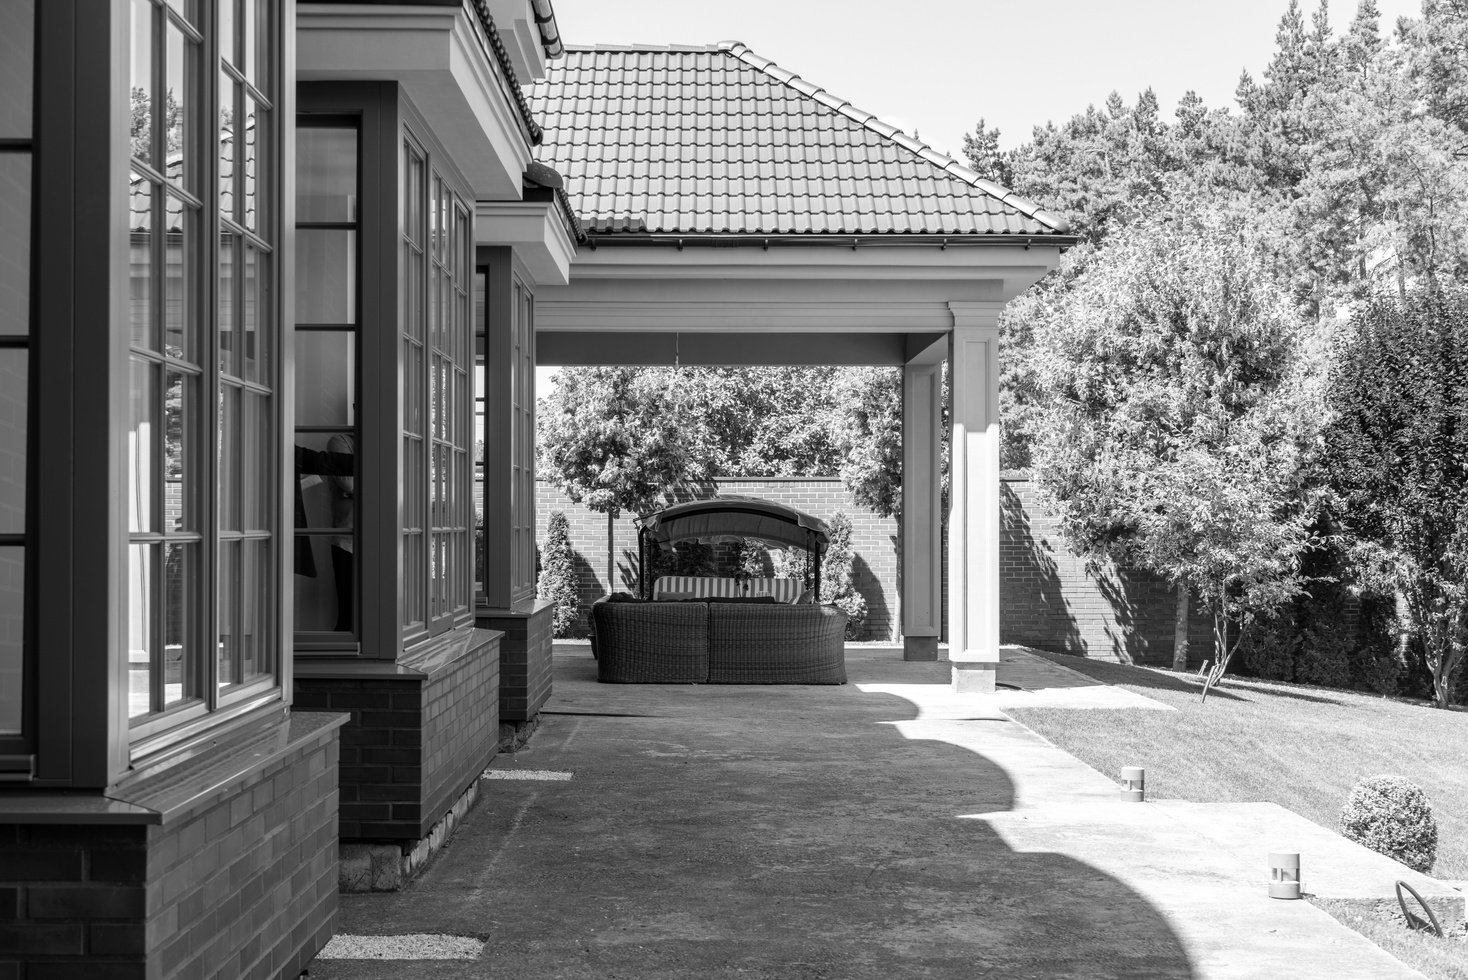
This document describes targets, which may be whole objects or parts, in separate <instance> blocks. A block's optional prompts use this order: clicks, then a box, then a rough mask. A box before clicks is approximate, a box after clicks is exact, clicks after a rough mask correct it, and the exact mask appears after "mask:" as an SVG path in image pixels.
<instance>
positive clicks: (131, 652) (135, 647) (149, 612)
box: [127, 544, 157, 718]
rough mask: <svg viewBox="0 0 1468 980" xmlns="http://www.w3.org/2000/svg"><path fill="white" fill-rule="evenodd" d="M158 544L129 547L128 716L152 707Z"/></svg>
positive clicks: (138, 713) (140, 713)
mask: <svg viewBox="0 0 1468 980" xmlns="http://www.w3.org/2000/svg"><path fill="white" fill-rule="evenodd" d="M156 558H157V546H156V545H151V544H135V545H131V546H129V547H128V549H127V578H128V594H127V613H128V615H127V621H128V625H127V666H128V671H127V681H128V683H127V692H128V697H127V716H128V717H129V718H136V717H138V716H139V715H145V714H147V713H148V712H149V711H151V710H152V687H151V684H152V677H153V651H154V649H155V646H156V643H157V640H156V638H155V634H156V630H155V629H154V621H153V604H154V602H155V601H156V596H155V583H154V581H153V569H154V567H155V565H156Z"/></svg>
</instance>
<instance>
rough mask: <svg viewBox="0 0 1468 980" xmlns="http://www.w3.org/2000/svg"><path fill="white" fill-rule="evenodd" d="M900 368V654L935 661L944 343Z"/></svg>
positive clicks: (940, 620) (940, 569)
mask: <svg viewBox="0 0 1468 980" xmlns="http://www.w3.org/2000/svg"><path fill="white" fill-rule="evenodd" d="M934 347H935V348H936V349H935V350H933V351H932V353H931V355H930V356H927V357H920V358H918V359H916V360H914V361H913V362H910V363H908V364H906V365H904V366H903V368H902V656H903V659H904V660H937V659H938V637H939V635H940V634H941V633H942V629H943V550H942V549H943V511H942V506H943V502H942V484H941V482H940V481H941V480H942V475H941V473H940V471H939V466H940V461H941V453H940V450H939V438H940V437H941V434H942V431H943V430H942V411H943V379H942V370H943V363H942V359H943V358H944V357H946V356H947V354H948V344H947V343H946V342H940V343H938V344H935V345H934Z"/></svg>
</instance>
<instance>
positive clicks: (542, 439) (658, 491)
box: [539, 368, 706, 591]
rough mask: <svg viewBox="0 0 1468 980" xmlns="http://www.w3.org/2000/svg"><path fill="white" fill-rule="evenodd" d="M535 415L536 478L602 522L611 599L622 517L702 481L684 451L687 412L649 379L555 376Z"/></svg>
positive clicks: (622, 371)
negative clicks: (542, 477) (543, 478)
mask: <svg viewBox="0 0 1468 980" xmlns="http://www.w3.org/2000/svg"><path fill="white" fill-rule="evenodd" d="M539 414H540V427H539V428H540V431H539V451H540V469H541V472H544V473H548V474H549V475H550V476H551V478H552V479H553V480H554V481H555V482H556V484H557V486H559V487H560V488H561V489H562V490H563V491H564V492H565V493H566V495H567V496H568V497H570V498H571V500H572V501H573V502H575V503H585V504H586V506H588V507H590V508H591V509H592V510H594V511H597V512H599V513H604V514H606V515H607V590H608V591H611V589H612V583H613V572H614V561H615V559H614V555H615V554H616V550H615V541H614V535H615V529H616V524H615V522H616V519H617V518H618V517H619V516H620V515H621V513H622V511H624V510H628V511H632V512H634V513H645V512H648V511H650V510H652V509H653V508H654V507H655V506H656V505H657V503H658V498H659V497H660V496H662V495H663V494H665V493H668V492H670V491H672V490H674V489H676V488H677V487H678V486H680V485H682V484H683V483H685V482H687V481H690V480H696V479H702V478H704V477H705V476H706V470H705V468H704V464H703V461H702V460H700V459H698V458H697V457H696V456H695V455H694V454H693V453H692V452H691V451H690V446H689V442H688V439H689V437H688V433H689V430H690V424H689V418H688V414H689V413H688V407H687V404H686V402H684V401H683V400H682V399H680V398H679V397H678V389H677V388H671V389H670V388H668V387H666V386H664V385H663V384H661V383H660V380H659V379H658V378H656V377H655V376H649V375H645V374H642V373H640V372H636V371H632V370H629V369H627V368H591V369H587V370H583V371H576V372H569V371H563V372H561V375H560V379H559V382H558V384H557V385H556V389H555V391H554V392H553V393H552V394H551V395H549V396H547V397H546V398H544V399H542V400H541V404H540V408H539Z"/></svg>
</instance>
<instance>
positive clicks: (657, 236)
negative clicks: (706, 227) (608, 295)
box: [582, 221, 1080, 251]
mask: <svg viewBox="0 0 1468 980" xmlns="http://www.w3.org/2000/svg"><path fill="white" fill-rule="evenodd" d="M582 227H583V228H584V227H585V224H584V221H583V225H582ZM583 240H584V241H585V243H586V244H587V245H588V246H589V247H591V248H593V249H595V248H600V247H602V246H613V247H618V246H662V247H673V248H679V249H681V248H685V247H696V246H697V247H705V248H741V247H742V248H765V249H769V248H779V247H788V246H799V247H806V248H809V247H812V246H814V247H817V248H843V249H859V248H868V247H876V248H892V247H909V248H912V247H925V248H935V247H936V248H941V249H948V248H973V247H992V246H998V245H1022V246H1024V247H1025V248H1026V249H1028V248H1033V247H1043V248H1058V249H1060V250H1061V251H1064V250H1065V249H1068V248H1071V247H1073V246H1074V245H1076V244H1077V243H1078V242H1079V241H1080V236H1078V235H1071V234H1062V233H1060V232H1036V233H1033V234H993V235H928V234H921V235H914V234H904V233H901V232H888V233H886V234H877V235H824V234H809V233H806V234H775V235H755V234H748V233H744V232H733V233H731V232H693V233H688V234H672V233H667V232H653V233H647V232H628V231H621V232H595V231H586V232H585V235H584V239H583Z"/></svg>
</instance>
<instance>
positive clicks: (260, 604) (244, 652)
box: [239, 541, 275, 681]
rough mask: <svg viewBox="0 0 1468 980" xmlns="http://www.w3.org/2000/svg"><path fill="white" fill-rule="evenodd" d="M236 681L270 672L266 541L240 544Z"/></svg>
mask: <svg viewBox="0 0 1468 980" xmlns="http://www.w3.org/2000/svg"><path fill="white" fill-rule="evenodd" d="M240 583H241V586H242V587H241V589H240V618H239V623H240V632H239V654H240V679H241V680H243V681H252V680H254V679H255V678H257V677H263V676H265V675H266V674H270V673H272V672H273V671H274V666H275V665H274V664H273V663H271V661H270V655H269V651H270V648H271V645H270V642H269V640H270V613H269V610H270V602H269V598H268V597H269V596H270V542H269V541H242V542H240Z"/></svg>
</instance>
